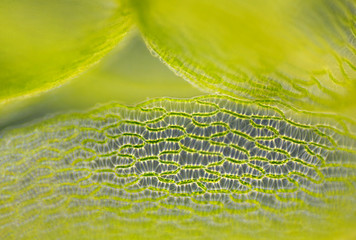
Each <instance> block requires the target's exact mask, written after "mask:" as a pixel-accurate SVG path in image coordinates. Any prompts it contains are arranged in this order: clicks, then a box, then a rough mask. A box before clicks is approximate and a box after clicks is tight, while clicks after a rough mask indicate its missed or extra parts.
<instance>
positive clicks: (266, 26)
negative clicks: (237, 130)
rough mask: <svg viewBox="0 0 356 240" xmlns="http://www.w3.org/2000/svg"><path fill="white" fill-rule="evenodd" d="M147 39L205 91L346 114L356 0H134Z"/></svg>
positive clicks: (354, 88) (355, 59)
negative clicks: (278, 101) (275, 100)
mask: <svg viewBox="0 0 356 240" xmlns="http://www.w3.org/2000/svg"><path fill="white" fill-rule="evenodd" d="M130 2H131V3H132V7H133V9H134V11H136V13H137V19H138V21H139V23H140V27H141V30H142V32H143V34H144V36H145V37H146V41H147V45H148V46H149V47H150V48H151V50H152V51H153V53H154V54H157V55H158V56H159V57H160V58H161V59H162V60H163V61H164V62H165V63H167V64H168V65H169V66H170V67H171V68H172V69H173V70H174V71H176V73H177V74H179V75H181V76H183V77H184V78H185V79H186V80H188V81H190V82H191V83H193V84H194V85H196V86H198V87H201V88H203V89H205V90H206V91H209V92H218V93H224V94H229V95H232V96H235V97H239V98H241V97H247V98H252V99H278V100H281V101H283V102H288V103H290V104H293V105H294V106H297V107H300V108H302V109H309V110H321V111H335V112H343V113H345V114H350V113H352V111H354V110H355V106H354V102H355V94H356V80H355V79H356V38H355V36H356V19H355V16H356V2H355V1H354V0H338V1H335V0H251V1H246V0H221V1H215V0H193V1H191V0H172V1H166V0H134V1H130Z"/></svg>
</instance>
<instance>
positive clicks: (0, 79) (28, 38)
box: [0, 0, 131, 104]
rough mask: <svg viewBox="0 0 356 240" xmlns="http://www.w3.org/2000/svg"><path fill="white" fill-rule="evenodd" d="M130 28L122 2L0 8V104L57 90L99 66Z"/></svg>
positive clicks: (65, 1)
mask: <svg viewBox="0 0 356 240" xmlns="http://www.w3.org/2000/svg"><path fill="white" fill-rule="evenodd" d="M130 25H131V18H130V16H129V13H128V12H127V9H126V7H125V5H124V4H123V3H122V1H121V0H91V1H86V0H61V1H48V0H36V1H30V0H17V1H11V0H3V1H1V2H0V72H1V75H0V104H1V103H3V102H7V101H10V100H12V99H14V98H19V97H21V98H22V97H26V96H32V95H34V94H37V93H39V92H42V91H46V90H49V89H51V88H53V87H56V86H59V85H61V84H63V83H64V82H66V81H68V80H70V79H71V78H73V77H75V76H77V75H78V74H79V73H81V72H83V71H84V70H86V69H87V68H88V67H90V66H91V65H93V64H94V63H96V62H97V61H98V60H100V59H101V58H102V57H103V56H104V55H105V54H106V53H107V52H108V51H109V50H111V49H112V48H113V47H114V46H116V45H117V43H118V42H119V40H121V38H123V37H124V36H125V34H126V32H127V31H128V29H129V27H130Z"/></svg>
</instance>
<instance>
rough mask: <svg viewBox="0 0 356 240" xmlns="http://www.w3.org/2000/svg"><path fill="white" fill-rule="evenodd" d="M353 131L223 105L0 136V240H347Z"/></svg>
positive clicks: (156, 107) (160, 102)
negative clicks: (109, 239)
mask: <svg viewBox="0 0 356 240" xmlns="http://www.w3.org/2000/svg"><path fill="white" fill-rule="evenodd" d="M355 130H356V125H355V124H353V123H352V122H350V120H348V119H345V118H341V117H339V116H335V115H331V114H312V113H309V112H302V111H297V110H295V109H294V108H291V107H289V106H287V105H279V103H278V102H275V101H241V100H237V99H234V98H228V97H223V96H203V97H198V98H193V99H187V100H177V99H154V100H151V101H147V102H145V103H142V104H140V105H138V106H136V107H125V106H123V105H119V104H110V105H105V106H102V107H99V108H97V109H94V110H92V111H90V112H88V113H80V114H79V113H74V114H67V115H61V116H57V117H54V118H50V119H47V120H43V121H41V122H38V123H35V124H31V125H28V126H25V127H22V128H17V129H14V130H9V131H7V132H3V133H2V135H0V152H1V155H0V186H1V187H0V196H1V199H0V201H1V210H0V237H1V238H2V239H4V238H12V239H20V238H28V239H33V238H39V239H44V238H47V239H48V238H53V237H56V238H67V239H68V238H70V239H83V238H90V239H92V238H95V237H100V238H105V237H121V238H123V239H142V238H144V239H153V238H154V237H161V238H164V239H167V238H168V239H171V238H173V237H174V238H177V239H182V238H187V237H189V238H196V239H216V238H217V237H220V238H231V239H235V238H236V237H241V238H244V239H259V238H266V239H270V238H273V239H286V238H288V239H293V238H294V237H295V238H303V237H307V238H309V239H310V238H313V239H315V238H321V239H333V238H335V237H336V236H337V237H338V238H343V237H345V238H347V237H349V236H352V235H354V234H355V229H354V227H353V226H352V223H354V222H355V221H356V217H355V216H356V215H355V209H354V204H355V201H356V198H355V186H356V162H355V156H356V155H355V153H356V149H355V142H356V133H355Z"/></svg>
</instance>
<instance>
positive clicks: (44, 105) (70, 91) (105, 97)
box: [0, 32, 202, 129]
mask: <svg viewBox="0 0 356 240" xmlns="http://www.w3.org/2000/svg"><path fill="white" fill-rule="evenodd" d="M201 94H202V92H201V91H199V90H198V89H196V88H194V87H193V86H191V85H190V84H189V83H187V82H186V81H183V80H182V79H180V78H179V77H177V76H176V75H175V74H174V73H172V72H171V71H170V70H169V69H168V68H167V67H166V66H164V65H163V64H162V63H161V62H160V61H159V60H158V59H157V58H154V57H153V56H152V55H151V54H150V53H149V51H148V49H147V48H146V46H145V44H144V43H143V41H142V39H141V38H140V37H139V36H138V35H137V33H135V32H134V33H132V34H131V36H128V38H127V40H124V41H123V42H122V43H121V44H119V46H117V47H116V48H115V49H114V50H113V51H112V52H110V53H109V54H108V55H107V56H106V57H105V58H103V60H102V61H101V62H100V63H99V64H98V65H96V66H94V67H93V68H92V69H90V70H89V71H87V72H85V73H84V74H82V75H80V76H79V77H78V78H75V79H73V80H72V81H70V82H69V83H67V84H64V85H62V86H61V87H58V88H55V89H53V90H52V91H49V92H46V93H44V94H41V95H40V96H35V97H32V98H29V99H26V100H18V101H13V102H11V103H8V104H5V105H2V106H0V129H2V128H4V127H9V126H16V124H19V123H23V122H28V121H30V120H31V119H35V118H38V117H41V116H45V115H48V114H51V113H56V112H63V111H71V110H81V109H87V108H90V107H92V106H94V105H96V104H104V103H107V102H111V101H115V102H120V103H122V104H126V105H132V104H137V103H139V102H142V101H144V100H147V99H148V98H153V97H193V96H197V95H201Z"/></svg>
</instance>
